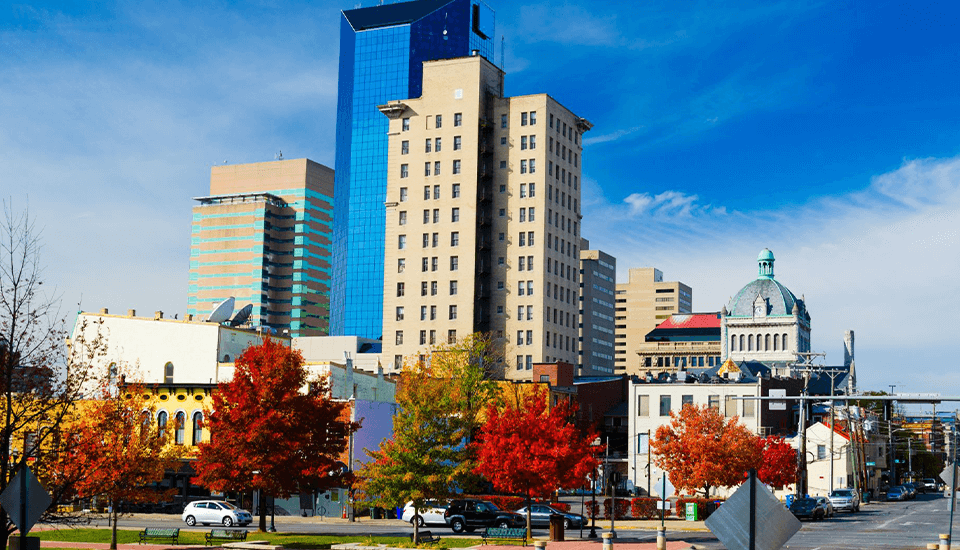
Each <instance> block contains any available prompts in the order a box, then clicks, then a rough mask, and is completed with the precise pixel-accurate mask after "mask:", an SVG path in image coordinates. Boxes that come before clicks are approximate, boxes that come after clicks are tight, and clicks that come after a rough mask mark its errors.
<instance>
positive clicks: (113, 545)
mask: <svg viewBox="0 0 960 550" xmlns="http://www.w3.org/2000/svg"><path fill="white" fill-rule="evenodd" d="M117 515H118V513H117V503H116V502H114V501H113V500H112V499H111V500H110V518H111V520H112V521H113V527H112V528H111V531H110V550H117Z"/></svg>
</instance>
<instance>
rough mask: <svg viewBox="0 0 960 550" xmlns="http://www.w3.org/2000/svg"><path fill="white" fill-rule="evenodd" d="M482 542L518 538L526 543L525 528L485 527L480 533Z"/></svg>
mask: <svg viewBox="0 0 960 550" xmlns="http://www.w3.org/2000/svg"><path fill="white" fill-rule="evenodd" d="M481 538H482V539H483V544H486V543H487V541H489V540H519V541H521V542H523V545H524V546H526V545H527V529H526V528H525V527H510V528H503V527H487V528H486V529H484V530H483V534H482V535H481Z"/></svg>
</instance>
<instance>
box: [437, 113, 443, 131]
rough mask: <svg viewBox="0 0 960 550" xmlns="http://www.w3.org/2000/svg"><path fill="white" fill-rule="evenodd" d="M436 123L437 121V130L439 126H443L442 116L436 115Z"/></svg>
mask: <svg viewBox="0 0 960 550" xmlns="http://www.w3.org/2000/svg"><path fill="white" fill-rule="evenodd" d="M436 121H437V128H440V127H441V126H443V115H437V118H436Z"/></svg>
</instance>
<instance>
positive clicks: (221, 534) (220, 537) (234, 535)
mask: <svg viewBox="0 0 960 550" xmlns="http://www.w3.org/2000/svg"><path fill="white" fill-rule="evenodd" d="M204 539H206V542H205V544H213V543H215V542H243V541H245V540H247V532H246V531H244V530H239V529H211V530H210V532H209V533H207V534H206V535H204Z"/></svg>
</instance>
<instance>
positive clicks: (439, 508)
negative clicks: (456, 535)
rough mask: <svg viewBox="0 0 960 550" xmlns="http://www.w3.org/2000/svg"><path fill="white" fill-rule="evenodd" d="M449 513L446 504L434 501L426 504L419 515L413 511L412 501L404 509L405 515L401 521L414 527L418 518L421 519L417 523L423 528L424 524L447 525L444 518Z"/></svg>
mask: <svg viewBox="0 0 960 550" xmlns="http://www.w3.org/2000/svg"><path fill="white" fill-rule="evenodd" d="M446 511H447V505H446V504H439V503H436V502H432V501H427V502H426V507H425V509H423V510H420V513H419V514H417V513H416V511H414V509H413V501H412V500H411V501H410V502H408V503H407V504H406V505H405V506H404V507H403V515H401V516H400V519H402V520H403V521H406V522H408V523H410V525H413V518H414V517H415V516H417V517H418V518H419V519H418V520H417V523H418V524H419V525H420V526H421V527H422V526H423V525H424V524H427V523H429V524H437V525H446V523H447V522H446V520H445V519H444V518H443V513H444V512H446Z"/></svg>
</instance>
